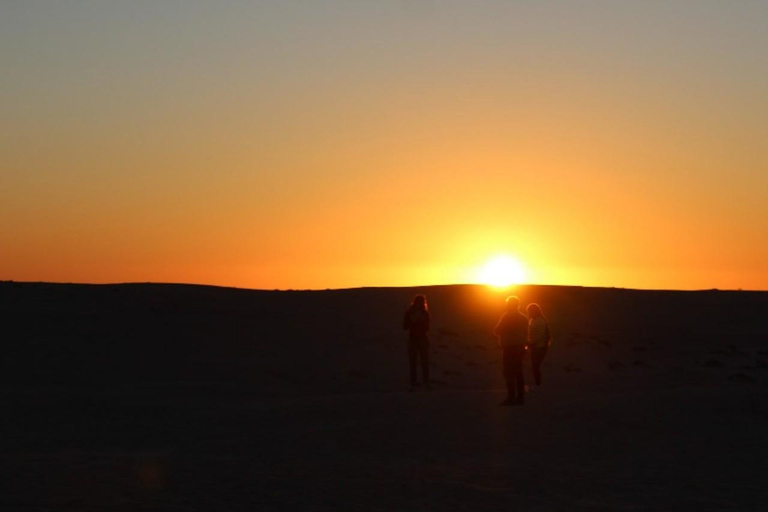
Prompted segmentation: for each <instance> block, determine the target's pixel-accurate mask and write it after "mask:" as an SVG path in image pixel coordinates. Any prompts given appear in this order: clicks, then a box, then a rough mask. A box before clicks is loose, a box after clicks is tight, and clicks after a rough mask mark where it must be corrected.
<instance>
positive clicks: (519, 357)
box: [494, 296, 528, 405]
mask: <svg viewBox="0 0 768 512" xmlns="http://www.w3.org/2000/svg"><path fill="white" fill-rule="evenodd" d="M494 333H495V334H496V336H498V338H499V345H501V348H502V350H503V354H502V366H503V371H504V379H505V380H506V381H507V398H506V400H504V401H503V402H501V405H523V403H525V379H524V377H523V358H524V357H525V351H526V348H527V347H526V342H527V338H528V318H526V316H525V315H523V314H522V313H521V312H520V300H519V299H518V298H517V297H515V296H509V297H507V310H506V312H504V314H503V315H501V319H499V323H498V324H497V325H496V329H495V330H494Z"/></svg>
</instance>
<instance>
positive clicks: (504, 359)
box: [501, 348, 515, 405]
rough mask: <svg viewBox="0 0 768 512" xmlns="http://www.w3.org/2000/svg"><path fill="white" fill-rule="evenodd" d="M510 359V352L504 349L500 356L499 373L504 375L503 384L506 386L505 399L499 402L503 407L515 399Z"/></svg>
mask: <svg viewBox="0 0 768 512" xmlns="http://www.w3.org/2000/svg"><path fill="white" fill-rule="evenodd" d="M512 359H513V357H512V352H511V351H510V350H509V349H507V348H505V349H504V352H503V353H502V356H501V371H502V373H503V374H504V382H506V384H507V398H506V399H505V400H504V401H503V402H501V403H502V404H503V405H509V404H511V403H512V402H513V401H514V399H515V383H514V381H513V377H512Z"/></svg>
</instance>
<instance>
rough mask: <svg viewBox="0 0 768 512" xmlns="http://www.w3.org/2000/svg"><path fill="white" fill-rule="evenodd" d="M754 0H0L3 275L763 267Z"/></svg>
mask: <svg viewBox="0 0 768 512" xmlns="http://www.w3.org/2000/svg"><path fill="white" fill-rule="evenodd" d="M767 25H768V2H761V1H749V0H744V1H739V2H722V1H707V0H695V1H693V0H691V1H674V0H672V1H669V0H667V1H652V0H643V1H637V2H630V1H627V2H615V1H578V0H574V1H512V0H505V1H501V0H499V1H486V0H477V1H450V0H446V1H437V0H435V1H429V0H421V1H416V0H413V1H406V0H398V1H386V0H375V1H366V0H350V1H322V0H317V1H309V0H307V1H292V0H279V1H278V0H275V1H271V2H258V1H252V2H246V1H238V2H234V1H217V2H209V1H207V0H206V1H202V0H200V1H199V0H161V1H157V0H151V1H148V0H138V1H132V2H102V1H96V0H94V1H75V0H62V1H9V2H3V3H1V4H0V66H2V69H3V74H2V77H3V78H2V80H1V81H0V279H3V280H16V281H55V282H83V283H119V282H147V281H151V282H182V283H200V284H214V285H222V286H236V287H243V288H261V289H276V288H279V289H324V288H348V287H357V286H418V285H429V284H451V283H469V282H476V281H477V280H478V276H479V275H481V269H482V268H483V266H484V265H485V264H486V262H488V261H489V260H491V259H492V258H494V257H497V256H506V257H507V258H509V260H511V261H514V262H516V264H518V265H519V267H521V268H523V269H524V271H523V273H522V276H521V277H520V278H519V279H520V280H522V281H524V282H530V283H535V284H561V285H583V286H615V287H626V288H646V289H684V290H688V289H709V288H720V289H752V290H768V144H766V143H765V141H766V140H768V95H766V91H768V30H766V26H767Z"/></svg>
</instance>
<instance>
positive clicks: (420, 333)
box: [403, 295, 430, 390]
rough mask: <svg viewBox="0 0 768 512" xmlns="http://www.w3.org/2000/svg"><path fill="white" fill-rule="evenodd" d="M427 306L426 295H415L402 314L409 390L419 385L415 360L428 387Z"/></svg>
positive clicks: (428, 317) (428, 318)
mask: <svg viewBox="0 0 768 512" xmlns="http://www.w3.org/2000/svg"><path fill="white" fill-rule="evenodd" d="M429 322H430V316H429V307H428V306H427V297H426V296H424V295H416V296H415V297H414V298H413V301H412V302H411V305H410V307H409V308H408V310H407V311H406V312H405V315H403V329H407V330H408V360H409V363H410V370H411V390H413V388H415V387H416V386H418V385H419V379H418V375H417V371H416V370H417V362H418V361H419V360H420V362H421V376H422V378H423V380H424V385H425V387H426V388H427V389H429V338H428V337H427V332H429Z"/></svg>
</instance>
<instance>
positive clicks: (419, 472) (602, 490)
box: [0, 282, 768, 511]
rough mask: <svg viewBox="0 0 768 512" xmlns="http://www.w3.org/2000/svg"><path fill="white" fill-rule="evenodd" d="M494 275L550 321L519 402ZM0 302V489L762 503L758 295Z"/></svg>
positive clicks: (453, 289)
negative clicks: (415, 366) (409, 311)
mask: <svg viewBox="0 0 768 512" xmlns="http://www.w3.org/2000/svg"><path fill="white" fill-rule="evenodd" d="M416 293H424V294H426V296H427V298H428V301H429V306H430V310H431V313H432V317H433V322H432V329H431V371H432V379H433V386H432V390H431V391H427V390H422V389H420V390H418V391H416V392H409V391H408V387H407V355H406V345H405V343H406V333H405V332H404V331H403V330H402V328H401V327H402V326H401V321H402V314H403V312H404V310H405V308H406V307H407V305H408V303H409V301H410V299H411V298H412V297H413V295H414V294H416ZM507 293H513V294H515V295H517V296H519V297H520V299H521V301H522V303H523V305H525V304H528V303H530V302H536V303H539V304H540V305H541V306H542V309H543V311H544V314H545V315H546V316H547V317H548V319H549V322H550V324H551V326H552V333H553V338H554V339H553V344H552V347H551V349H550V352H549V354H548V356H547V359H546V361H545V363H544V382H543V386H542V387H540V388H534V389H532V390H531V391H530V393H529V394H528V397H527V402H526V405H525V406H523V407H500V406H499V405H498V404H499V402H500V401H501V400H502V399H503V398H504V395H505V393H504V391H503V387H504V383H503V379H502V376H501V369H500V364H499V360H500V351H499V349H498V348H497V346H496V340H495V339H494V337H493V335H492V334H491V333H492V330H493V327H494V325H495V323H496V320H497V319H498V317H499V315H500V314H501V312H502V310H503V307H504V297H505V295H506V294H507ZM0 314H1V315H2V316H1V317H0V319H1V321H2V340H3V355H2V358H0V360H1V361H2V363H1V364H2V367H1V368H0V370H1V371H0V375H1V376H2V388H0V400H2V409H3V414H2V419H0V456H1V457H2V461H3V463H2V465H0V471H2V475H0V476H1V478H0V482H2V492H1V493H0V509H2V510H9V511H11V510H78V511H137V510H147V511H148V510H179V511H181V510H200V511H204V510H205V511H207V510H222V511H239V510H243V511H245V510H266V511H269V510H276V511H282V510H285V511H294V510H307V511H324V510H328V511H331V510H332V511H347V510H349V511H433V510H434V511H453V510H456V511H458V510H473V511H484V510H488V511H491V510H492V511H498V510H508V511H517V510H519V511H560V510H579V511H581V510H585V511H590V510H593V511H609V510H632V511H636V510H647V511H664V510H696V511H723V510H730V511H748V510H749V511H752V510H754V511H758V510H759V511H763V510H766V507H768V477H767V476H766V475H768V328H766V326H767V325H768V293H766V292H747V291H717V290H709V291H698V292H677V291H638V290H624V289H609V288H580V287H557V286H520V287H517V288H515V289H513V290H511V291H498V290H493V289H490V288H487V287H483V286H459V285H456V286H437V287H422V288H363V289H350V290H328V291H255V290H243V289H229V288H217V287H206V286H191V285H170V284H169V285H162V284H124V285H75V284H72V285H69V284H46V283H15V282H3V283H0ZM525 371H526V378H528V379H529V380H532V379H531V373H530V367H529V366H527V367H526V369H525Z"/></svg>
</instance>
